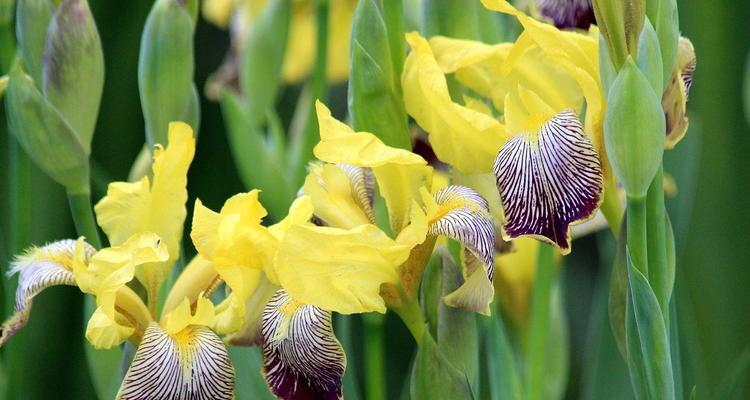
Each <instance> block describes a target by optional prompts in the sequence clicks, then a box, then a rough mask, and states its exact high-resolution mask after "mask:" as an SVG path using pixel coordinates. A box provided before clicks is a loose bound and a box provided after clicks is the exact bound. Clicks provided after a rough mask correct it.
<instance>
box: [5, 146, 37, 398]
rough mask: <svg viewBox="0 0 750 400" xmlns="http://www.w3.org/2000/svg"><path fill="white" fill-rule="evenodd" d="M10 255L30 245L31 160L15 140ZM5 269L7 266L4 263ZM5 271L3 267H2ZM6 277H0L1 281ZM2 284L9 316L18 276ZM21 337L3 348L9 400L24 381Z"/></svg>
mask: <svg viewBox="0 0 750 400" xmlns="http://www.w3.org/2000/svg"><path fill="white" fill-rule="evenodd" d="M9 144H10V146H9V147H10V157H9V158H10V160H9V161H10V162H9V164H10V165H9V169H10V174H9V176H10V179H9V180H10V182H9V183H10V185H9V187H10V196H9V197H10V198H9V203H10V204H9V206H10V207H9V208H10V210H9V211H10V216H9V220H10V224H9V227H8V228H9V236H10V246H9V248H10V253H11V254H18V253H20V252H21V251H22V250H23V249H24V247H26V246H28V245H29V244H30V243H31V222H32V221H31V160H30V159H29V156H28V155H26V153H24V151H23V149H22V148H21V146H20V145H19V144H18V142H16V140H15V138H13V137H11V138H10V143H9ZM6 266H7V264H6ZM3 268H5V267H3ZM4 276H5V274H4V273H3V274H0V277H3V278H4ZM0 280H2V281H3V282H4V283H5V285H4V287H3V289H4V293H5V298H4V301H5V312H4V313H3V315H10V314H11V313H12V311H13V309H14V305H15V288H16V285H17V282H18V275H17V274H16V275H14V276H12V277H10V279H0ZM24 342H25V340H24V335H16V337H14V338H13V340H12V341H10V342H9V343H8V344H7V345H6V347H5V349H4V350H5V358H6V365H8V366H13V367H12V368H9V370H8V386H7V395H8V397H7V398H9V399H15V398H21V393H22V389H23V388H22V380H23V370H24V368H23V367H22V366H23V362H24V360H25V359H26V358H25V357H24Z"/></svg>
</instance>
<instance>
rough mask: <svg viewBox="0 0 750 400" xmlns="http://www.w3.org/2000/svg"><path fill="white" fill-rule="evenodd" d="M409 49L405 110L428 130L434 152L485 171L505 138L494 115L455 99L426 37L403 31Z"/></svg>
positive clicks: (472, 169) (404, 83)
mask: <svg viewBox="0 0 750 400" xmlns="http://www.w3.org/2000/svg"><path fill="white" fill-rule="evenodd" d="M406 40H407V41H408V42H409V45H410V46H411V49H412V51H411V53H410V54H409V56H408V57H407V59H406V63H405V64H404V74H403V77H402V86H403V89H404V103H405V105H406V111H407V112H408V113H409V115H411V116H412V117H414V119H415V120H416V121H417V123H418V124H419V125H420V126H421V127H422V128H424V129H425V130H426V131H427V132H428V134H429V140H430V143H431V144H432V147H433V149H434V150H435V154H437V156H438V158H439V159H440V160H442V161H444V162H447V163H449V164H451V165H452V166H454V167H455V168H458V169H459V170H461V171H464V172H488V171H490V170H491V169H492V160H493V159H494V156H495V154H497V151H498V150H499V149H500V147H501V146H502V144H503V142H504V140H505V129H504V127H503V125H502V124H500V123H499V122H498V121H497V120H496V119H494V118H492V117H491V116H488V115H486V114H483V113H481V112H477V111H475V110H472V109H470V108H467V107H464V106H461V105H459V104H456V103H454V102H453V101H452V100H451V98H450V94H449V92H448V85H447V83H446V80H445V76H444V75H443V72H442V71H441V69H440V67H439V65H438V63H437V61H436V60H435V57H434V55H433V53H432V50H431V49H430V45H429V44H428V43H427V41H426V40H425V39H424V38H423V37H421V36H419V34H418V33H416V32H412V33H409V34H407V35H406Z"/></svg>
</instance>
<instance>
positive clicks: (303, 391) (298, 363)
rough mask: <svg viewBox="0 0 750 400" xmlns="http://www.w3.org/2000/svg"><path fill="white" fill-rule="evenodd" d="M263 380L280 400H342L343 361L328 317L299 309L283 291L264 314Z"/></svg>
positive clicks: (308, 308) (304, 307)
mask: <svg viewBox="0 0 750 400" xmlns="http://www.w3.org/2000/svg"><path fill="white" fill-rule="evenodd" d="M261 331H262V335H263V374H264V375H265V377H266V381H267V383H268V386H269V387H270V388H271V391H272V392H273V393H274V394H275V395H276V396H278V397H279V398H280V399H283V400H291V399H295V400H296V399H321V400H336V399H341V398H342V396H343V395H342V379H343V376H344V370H345V369H346V356H345V354H344V351H343V349H342V348H341V344H339V342H338V340H336V337H335V336H334V334H333V328H332V327H331V313H330V312H328V311H325V310H323V309H321V308H318V307H315V306H312V305H309V304H301V303H298V302H296V301H294V300H293V299H291V298H290V297H289V295H287V293H286V291H284V290H283V289H281V290H279V291H277V292H276V294H275V295H274V296H273V297H272V298H271V300H270V301H269V302H268V304H267V305H266V308H265V311H264V312H263V325H262V329H261Z"/></svg>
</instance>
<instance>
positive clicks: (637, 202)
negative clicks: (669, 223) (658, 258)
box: [626, 197, 649, 277]
mask: <svg viewBox="0 0 750 400" xmlns="http://www.w3.org/2000/svg"><path fill="white" fill-rule="evenodd" d="M626 218H627V223H628V238H627V243H628V251H629V253H630V258H631V260H632V261H633V265H634V266H635V268H636V269H638V270H639V271H640V272H641V273H642V274H643V276H646V277H648V276H649V275H648V245H647V243H646V238H647V233H648V227H647V223H646V222H647V221H646V202H645V199H644V198H634V197H628V213H627V216H626Z"/></svg>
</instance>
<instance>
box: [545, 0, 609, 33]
mask: <svg viewBox="0 0 750 400" xmlns="http://www.w3.org/2000/svg"><path fill="white" fill-rule="evenodd" d="M536 4H537V7H538V9H539V12H540V13H541V14H542V15H543V16H545V17H547V18H549V19H551V20H552V22H554V24H555V26H556V27H558V28H560V29H571V28H579V29H588V28H589V26H590V25H591V24H595V23H596V18H595V17H594V8H593V7H592V6H591V0H536Z"/></svg>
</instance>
